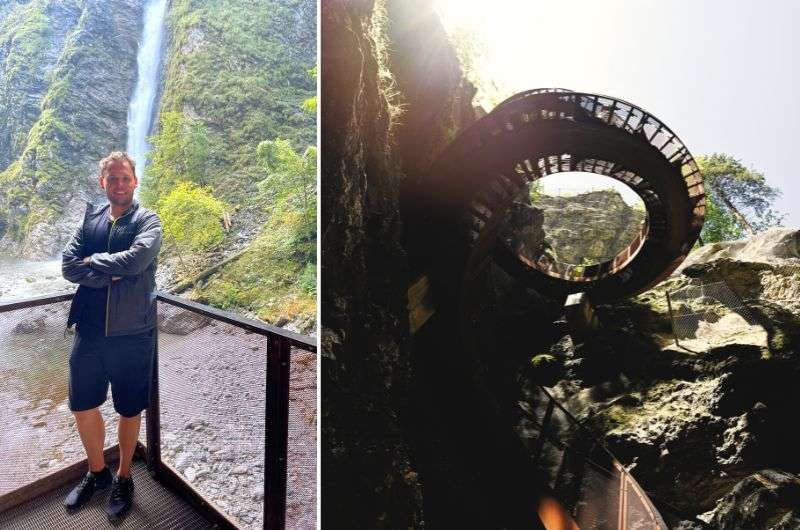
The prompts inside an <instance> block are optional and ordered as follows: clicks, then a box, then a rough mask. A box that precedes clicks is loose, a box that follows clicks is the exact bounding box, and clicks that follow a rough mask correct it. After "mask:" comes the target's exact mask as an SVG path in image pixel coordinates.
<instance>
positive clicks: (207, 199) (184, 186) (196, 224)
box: [156, 182, 225, 251]
mask: <svg viewBox="0 0 800 530" xmlns="http://www.w3.org/2000/svg"><path fill="white" fill-rule="evenodd" d="M156 210H157V211H158V214H159V216H160V217H161V222H162V223H163V227H164V238H165V239H166V240H167V241H170V242H172V243H174V244H175V245H176V246H177V247H178V250H179V251H201V250H209V249H211V248H213V247H215V246H216V245H218V244H219V243H221V242H222V240H223V238H224V236H225V235H224V233H223V231H222V224H221V222H220V218H221V217H222V214H223V212H224V211H225V205H224V204H223V203H222V202H221V201H220V200H218V199H216V198H214V197H213V196H212V195H211V193H210V192H209V191H208V190H207V189H206V188H201V187H199V186H196V185H194V184H192V183H190V182H182V183H180V184H178V185H177V186H175V187H174V188H173V189H172V191H170V192H169V193H168V194H167V195H166V196H165V197H163V198H162V199H160V200H159V201H158V203H157V206H156Z"/></svg>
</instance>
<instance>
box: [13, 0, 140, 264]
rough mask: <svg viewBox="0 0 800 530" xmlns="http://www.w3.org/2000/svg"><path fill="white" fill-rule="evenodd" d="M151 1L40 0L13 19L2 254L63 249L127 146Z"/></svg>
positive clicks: (34, 254)
mask: <svg viewBox="0 0 800 530" xmlns="http://www.w3.org/2000/svg"><path fill="white" fill-rule="evenodd" d="M142 3H143V2H142V0H118V1H115V2H114V5H113V8H112V9H109V7H110V6H109V4H108V2H102V1H99V0H83V1H78V0H75V1H69V0H64V1H55V0H49V1H46V0H40V1H33V2H30V3H27V4H19V5H15V6H12V7H11V8H10V9H9V10H8V12H7V14H6V17H5V18H4V21H3V30H2V37H0V42H4V43H5V44H2V45H0V46H2V47H0V50H1V51H0V54H4V57H5V60H4V61H3V72H2V74H1V75H2V80H3V84H2V85H0V95H1V96H2V98H3V104H2V107H0V120H2V121H0V127H2V129H0V130H2V133H0V167H2V173H0V227H2V232H3V233H2V239H0V251H1V252H4V253H7V254H12V255H20V256H25V257H35V258H43V257H49V256H53V255H55V254H56V253H57V252H58V251H59V250H60V249H61V248H62V247H63V245H64V243H65V241H66V239H67V237H69V235H70V234H71V231H72V230H73V229H74V226H75V223H76V221H77V219H78V218H79V217H80V216H81V215H82V213H83V202H84V201H86V200H93V199H96V198H97V197H98V196H99V194H98V187H97V182H96V174H97V170H96V164H97V161H98V160H99V159H100V158H102V157H103V156H104V155H105V154H107V153H108V152H109V151H111V150H113V149H124V146H125V141H126V127H125V120H126V116H127V110H128V100H129V96H130V93H131V90H132V87H133V83H134V81H135V76H136V49H137V39H138V36H139V33H140V31H141V29H140V24H139V23H137V22H134V23H132V22H131V21H140V20H141V9H142Z"/></svg>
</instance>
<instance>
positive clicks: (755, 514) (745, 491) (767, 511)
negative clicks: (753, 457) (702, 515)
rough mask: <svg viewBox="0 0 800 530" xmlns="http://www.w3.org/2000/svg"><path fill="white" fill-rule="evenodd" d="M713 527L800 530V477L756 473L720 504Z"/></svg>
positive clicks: (773, 470)
mask: <svg viewBox="0 0 800 530" xmlns="http://www.w3.org/2000/svg"><path fill="white" fill-rule="evenodd" d="M710 523H711V526H712V527H714V528H719V529H720V530H734V529H736V530H738V529H741V528H763V529H764V530H779V529H780V530H783V529H788V528H795V529H796V528H800V524H799V523H800V477H799V476H797V475H794V474H792V473H787V472H785V471H780V470H775V469H763V470H761V471H758V472H757V473H753V474H752V475H750V476H748V477H747V478H745V479H744V480H742V481H741V482H739V483H738V484H737V485H736V486H735V487H734V488H733V489H732V490H731V492H730V493H728V494H727V495H725V496H724V497H723V498H722V499H721V500H720V501H719V504H718V505H717V508H716V510H715V511H714V516H713V517H712V518H711V521H710Z"/></svg>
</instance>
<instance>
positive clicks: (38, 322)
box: [11, 316, 45, 335]
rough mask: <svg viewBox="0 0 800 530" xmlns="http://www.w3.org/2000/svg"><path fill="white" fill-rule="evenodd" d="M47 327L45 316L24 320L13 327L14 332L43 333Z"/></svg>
mask: <svg viewBox="0 0 800 530" xmlns="http://www.w3.org/2000/svg"><path fill="white" fill-rule="evenodd" d="M44 328H45V318H44V316H37V317H35V318H31V319H29V320H22V321H20V322H19V323H17V325H16V326H14V327H13V328H12V329H11V332H12V333H20V334H25V335H27V334H31V333H41V332H42V331H43V330H44Z"/></svg>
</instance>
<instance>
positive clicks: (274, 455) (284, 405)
mask: <svg viewBox="0 0 800 530" xmlns="http://www.w3.org/2000/svg"><path fill="white" fill-rule="evenodd" d="M290 360H291V346H290V343H289V340H288V339H286V338H285V337H280V336H278V335H269V337H268V338H267V402H266V407H265V415H266V418H265V421H264V428H265V433H264V528H265V529H267V530H283V529H284V528H285V527H286V475H287V466H288V460H287V452H288V442H289V363H290Z"/></svg>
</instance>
